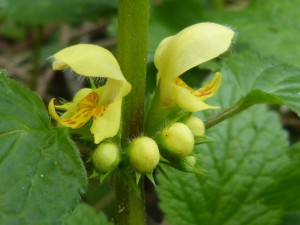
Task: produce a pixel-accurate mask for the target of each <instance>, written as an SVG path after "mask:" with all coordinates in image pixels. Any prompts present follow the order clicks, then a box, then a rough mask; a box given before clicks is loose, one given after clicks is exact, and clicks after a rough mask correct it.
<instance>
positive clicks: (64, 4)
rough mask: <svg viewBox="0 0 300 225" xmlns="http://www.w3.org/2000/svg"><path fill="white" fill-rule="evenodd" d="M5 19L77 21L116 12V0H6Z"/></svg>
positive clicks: (24, 21)
mask: <svg viewBox="0 0 300 225" xmlns="http://www.w3.org/2000/svg"><path fill="white" fill-rule="evenodd" d="M7 2H8V4H7V7H6V8H5V15H6V17H7V19H11V20H15V21H18V22H20V23H24V24H31V25H37V24H39V25H40V24H48V23H64V22H70V23H78V22H82V21H84V20H95V19H98V18H101V17H106V16H108V15H110V14H112V13H115V12H116V8H117V0H43V1H40V0H30V1H29V0H7Z"/></svg>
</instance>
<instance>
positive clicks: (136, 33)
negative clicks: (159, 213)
mask: <svg viewBox="0 0 300 225" xmlns="http://www.w3.org/2000/svg"><path fill="white" fill-rule="evenodd" d="M148 23H149V0H142V1H141V0H119V3H118V48H117V52H118V61H119V63H120V66H121V69H122V72H123V74H124V76H125V78H126V79H127V80H128V81H129V82H130V83H131V85H132V90H131V92H130V94H129V95H128V96H126V98H125V99H124V105H123V114H122V119H123V121H124V123H123V127H122V146H123V149H125V147H126V145H127V142H128V140H130V139H133V138H134V137H136V136H138V135H140V134H141V133H142V131H143V116H144V115H143V111H144V97H145V87H146V64H147V46H148ZM128 174H132V173H130V171H128ZM131 178H132V179H134V177H133V175H131ZM140 184H141V185H140V186H139V189H140V190H139V191H140V193H141V195H140V196H141V197H139V196H138V194H137V193H136V191H135V190H134V188H133V187H132V185H129V183H128V181H127V180H126V179H125V178H124V177H123V176H122V174H121V172H117V173H116V176H115V192H116V205H117V224H118V225H125V224H126V225H136V224H139V225H143V224H145V223H146V220H145V204H144V197H143V196H144V195H143V184H142V182H140Z"/></svg>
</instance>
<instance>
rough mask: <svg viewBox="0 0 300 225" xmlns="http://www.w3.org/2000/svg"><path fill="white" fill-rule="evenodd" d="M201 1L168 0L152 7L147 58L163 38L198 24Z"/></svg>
mask: <svg viewBox="0 0 300 225" xmlns="http://www.w3.org/2000/svg"><path fill="white" fill-rule="evenodd" d="M204 3H205V1H203V0H201V1H199V0H190V1H182V0H168V1H162V2H161V3H159V4H156V5H153V7H152V13H151V17H150V27H149V33H150V36H149V57H150V59H152V58H153V55H154V52H155V49H156V47H157V46H158V44H159V43H160V41H162V39H163V38H165V37H168V36H171V35H174V34H176V33H177V32H178V31H179V30H181V29H183V28H185V27H187V26H189V25H191V24H193V23H197V22H199V17H201V15H202V11H203V10H202V6H203V5H204Z"/></svg>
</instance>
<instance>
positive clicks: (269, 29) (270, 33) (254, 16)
mask: <svg viewBox="0 0 300 225" xmlns="http://www.w3.org/2000/svg"><path fill="white" fill-rule="evenodd" d="M299 8H300V0H286V1H281V0H256V1H251V4H250V5H249V6H247V7H246V8H244V9H243V8H242V9H238V10H226V11H223V12H220V11H215V12H213V11H207V13H206V15H205V16H203V17H204V21H211V22H217V23H220V24H227V25H228V26H230V27H233V28H234V29H235V30H236V32H237V34H238V39H237V45H236V46H235V49H236V50H238V51H242V50H245V49H246V50H251V51H255V52H257V53H259V54H260V55H261V56H268V57H270V56H272V57H275V58H277V59H278V60H280V61H282V62H285V63H288V64H292V65H294V66H297V67H298V68H300V61H299V58H300V45H299V36H300V26H299V22H298V20H297V19H295V18H297V17H298V16H299ZM202 19H203V18H202Z"/></svg>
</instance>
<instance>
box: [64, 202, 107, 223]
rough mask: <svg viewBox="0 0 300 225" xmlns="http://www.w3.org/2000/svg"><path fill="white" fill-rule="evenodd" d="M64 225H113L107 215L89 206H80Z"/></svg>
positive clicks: (67, 218)
mask: <svg viewBox="0 0 300 225" xmlns="http://www.w3.org/2000/svg"><path fill="white" fill-rule="evenodd" d="M64 225H113V223H111V222H109V221H108V219H107V217H106V216H105V214H103V213H98V214H97V213H96V211H95V210H94V209H93V208H92V207H90V206H89V205H87V204H84V203H82V204H79V205H78V206H77V207H76V209H75V210H74V212H72V213H71V214H70V215H68V216H67V217H66V219H65V223H64Z"/></svg>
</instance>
